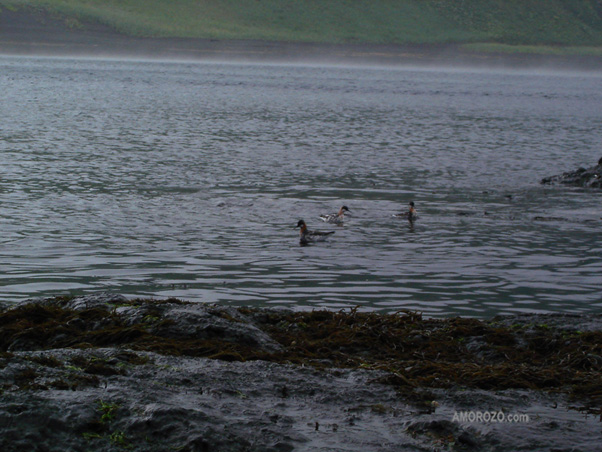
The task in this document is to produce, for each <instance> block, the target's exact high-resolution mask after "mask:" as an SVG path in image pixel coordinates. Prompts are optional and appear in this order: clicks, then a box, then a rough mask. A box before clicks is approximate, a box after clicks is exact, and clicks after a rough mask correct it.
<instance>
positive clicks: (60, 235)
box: [0, 57, 602, 317]
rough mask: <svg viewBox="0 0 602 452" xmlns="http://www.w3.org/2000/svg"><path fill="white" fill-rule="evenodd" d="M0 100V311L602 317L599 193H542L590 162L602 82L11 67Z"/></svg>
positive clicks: (472, 73)
mask: <svg viewBox="0 0 602 452" xmlns="http://www.w3.org/2000/svg"><path fill="white" fill-rule="evenodd" d="M0 88H1V92H2V96H1V97H0V230H1V235H0V301H4V302H17V301H21V300H24V299H27V298H33V297H43V296H55V295H79V294H85V293H91V292H97V291H109V292H117V293H122V294H124V295H126V296H129V297H138V296H142V297H154V298H165V297H171V296H174V297H178V298H182V299H185V300H189V301H194V302H211V303H222V304H232V305H253V306H287V307H290V308H293V309H312V308H331V309H339V308H344V307H351V306H360V308H361V309H365V310H376V311H396V310H403V309H409V310H418V311H421V312H423V313H424V314H425V315H428V316H450V315H464V316H474V317H486V316H491V315H495V314H512V313H531V312H538V313H548V312H570V313H584V312H585V313H588V312H591V313H601V312H602V295H601V294H602V246H601V241H600V232H601V230H602V219H601V217H602V193H600V192H599V191H592V190H584V189H571V188H567V187H559V186H553V187H547V186H542V185H540V184H539V181H540V179H541V178H543V177H545V176H549V175H553V174H558V173H562V172H564V171H568V170H573V169H575V168H577V167H579V166H591V165H594V164H595V163H596V162H597V161H598V159H599V158H600V157H602V127H601V126H602V108H601V106H602V75H601V74H599V73H592V72H589V73H578V72H574V73H571V72H560V73H553V72H535V71H519V70H490V71H487V70H475V69H473V70H470V69H464V70H462V69H450V68H447V69H446V68H441V69H434V68H430V69H421V68H401V67H397V68H394V67H389V68H378V67H344V66H317V65H314V66H312V65H309V64H308V65H285V64H235V63H215V62H213V63H203V62H161V61H120V60H94V59H58V58H57V59H52V58H20V57H1V58H0ZM411 200H413V201H414V202H415V203H416V208H417V210H418V215H419V218H418V219H417V220H416V221H415V222H414V223H413V224H410V223H409V222H408V221H407V220H404V219H402V218H395V217H393V216H392V215H393V214H394V213H397V212H401V211H404V210H405V209H406V208H407V204H408V202H409V201H411ZM343 204H344V205H347V206H348V207H349V209H350V210H351V215H352V216H350V217H348V218H347V221H346V222H345V224H344V226H342V227H337V226H334V225H329V224H325V223H322V222H321V221H320V219H319V215H320V214H322V213H332V212H336V211H337V210H338V209H339V207H340V206H341V205H343ZM301 218H303V219H304V220H305V221H306V222H307V224H308V225H309V228H310V229H320V230H326V231H327V230H334V231H335V234H334V235H332V236H331V238H330V240H329V241H327V242H323V243H319V244H315V245H312V246H308V247H301V246H299V236H298V230H296V229H295V228H294V226H295V225H296V224H297V221H298V220H299V219H301Z"/></svg>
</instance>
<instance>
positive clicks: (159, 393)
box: [0, 294, 602, 452]
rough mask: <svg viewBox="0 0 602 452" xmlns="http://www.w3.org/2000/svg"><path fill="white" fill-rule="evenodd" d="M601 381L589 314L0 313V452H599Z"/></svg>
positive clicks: (161, 306) (132, 309)
mask: <svg viewBox="0 0 602 452" xmlns="http://www.w3.org/2000/svg"><path fill="white" fill-rule="evenodd" d="M9 349H10V351H7V350H9ZM601 366H602V316H596V315H587V316H584V315H527V314H524V315H517V316H501V317H496V318H494V319H491V320H490V321H481V320H477V319H464V318H452V319H423V318H422V317H421V316H420V315H419V314H417V313H398V314H395V315H387V314H377V313H361V312H357V310H351V311H350V312H347V311H344V312H343V311H341V312H332V311H313V312H293V311H289V310H277V309H254V308H230V307H223V306H214V305H203V304H195V303H188V302H184V301H181V300H176V299H167V300H141V299H134V300H127V299H125V298H122V297H119V296H115V295H110V294H99V295H95V296H92V297H88V296H86V297H76V298H73V299H68V298H57V299H46V300H34V301H32V302H30V303H26V304H19V305H17V306H15V307H11V308H8V309H5V310H4V311H0V392H1V394H2V397H0V450H2V452H17V451H19V452H20V451H22V450H49V451H55V450H57V451H58V450H61V451H62V450H74V451H76V450H82V451H84V450H86V451H112V450H132V451H140V452H142V451H144V452H163V451H165V450H172V449H173V450H186V451H197V450H198V451H201V450H210V451H213V450H218V451H230V450H231V451H242V450H245V451H258V452H259V451H262V452H263V451H274V452H275V451H292V450H308V451H311V450H348V451H357V452H360V451H365V450H370V451H374V452H388V451H395V450H407V451H436V450H459V451H461V450H467V451H470V450H479V451H481V450H483V451H514V450H540V451H551V450H552V449H553V448H558V449H562V448H570V447H575V448H576V449H575V450H596V447H598V446H599V421H598V419H599V415H600V412H599V407H600V400H601V396H600V391H599V388H600V387H601V386H600V381H601V377H600V369H601ZM582 412H586V413H591V414H595V415H596V416H585V415H584V414H583V413H582ZM516 415H520V417H516ZM504 416H515V417H514V418H508V419H513V421H512V422H501V421H500V419H502V417H504ZM488 419H495V420H496V422H493V421H491V422H489V421H488ZM57 445H59V446H58V447H57Z"/></svg>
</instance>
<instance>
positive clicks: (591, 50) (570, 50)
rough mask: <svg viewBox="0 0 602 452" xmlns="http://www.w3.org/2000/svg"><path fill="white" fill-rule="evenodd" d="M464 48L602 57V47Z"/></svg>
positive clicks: (485, 45)
mask: <svg viewBox="0 0 602 452" xmlns="http://www.w3.org/2000/svg"><path fill="white" fill-rule="evenodd" d="M462 48H463V49H465V50H468V51H471V52H483V53H502V54H508V55H512V54H534V55H581V56H596V57H600V56H602V46H601V47H586V46H583V47H574V46H573V47H571V46H534V45H509V44H495V43H474V44H464V45H462Z"/></svg>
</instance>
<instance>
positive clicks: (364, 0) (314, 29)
mask: <svg viewBox="0 0 602 452" xmlns="http://www.w3.org/2000/svg"><path fill="white" fill-rule="evenodd" d="M26 7H34V8H44V9H47V10H50V11H52V12H55V13H58V14H60V15H62V16H65V17H67V18H69V21H68V23H69V24H70V26H73V27H77V26H81V24H82V23H86V22H88V21H94V22H99V23H102V24H105V25H109V26H111V27H112V28H114V29H116V30H118V31H121V32H124V33H127V34H130V35H136V36H153V37H191V38H215V39H261V40H278V41H300V42H309V41H312V42H332V43H349V42H351V43H357V42H367V43H398V44H416V43H420V44H435V43H499V44H506V45H517V44H520V45H564V46H600V45H602V1H600V0H0V10H1V9H13V10H14V9H15V8H17V9H18V8H26Z"/></svg>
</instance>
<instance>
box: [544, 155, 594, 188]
mask: <svg viewBox="0 0 602 452" xmlns="http://www.w3.org/2000/svg"><path fill="white" fill-rule="evenodd" d="M541 183H542V184H562V185H568V186H571V187H581V188H602V158H600V160H598V164H597V165H594V166H592V167H590V168H578V169H576V170H575V171H567V172H565V173H562V174H559V175H556V176H550V177H545V178H543V179H542V180H541Z"/></svg>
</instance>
